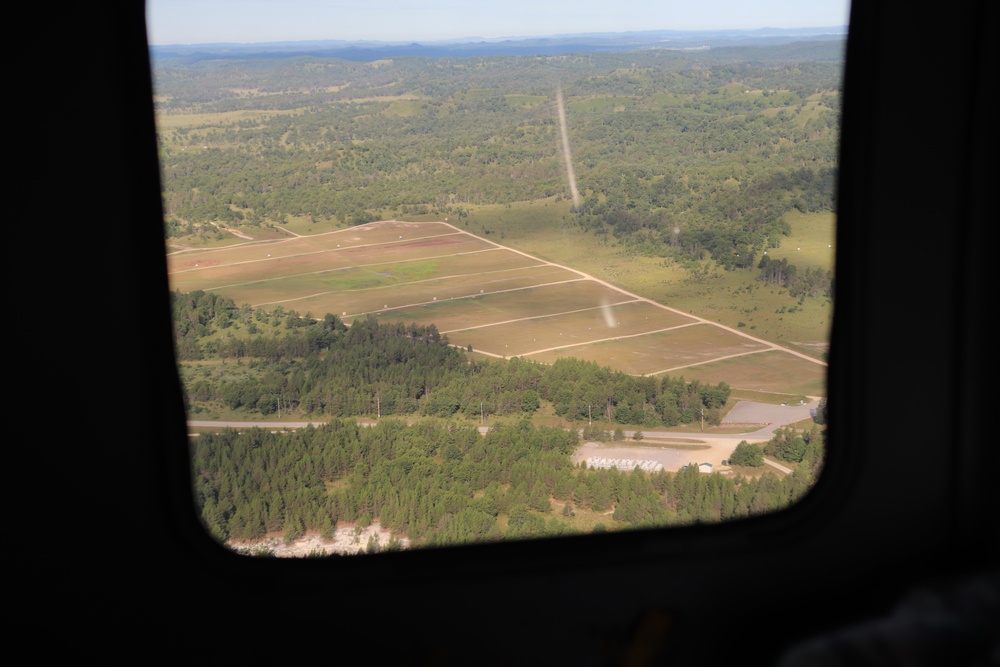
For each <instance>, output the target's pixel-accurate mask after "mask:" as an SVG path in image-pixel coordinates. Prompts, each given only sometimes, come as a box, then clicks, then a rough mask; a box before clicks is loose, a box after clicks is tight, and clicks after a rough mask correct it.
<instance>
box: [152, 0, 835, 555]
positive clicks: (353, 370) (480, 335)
mask: <svg viewBox="0 0 1000 667" xmlns="http://www.w3.org/2000/svg"><path fill="white" fill-rule="evenodd" d="M641 4H642V3H637V5H641ZM699 4H701V5H705V4H706V3H699ZM707 4H708V5H711V4H712V3H707ZM390 5H391V7H392V8H393V9H394V10H395V11H396V12H398V14H393V20H388V21H386V22H385V23H384V25H383V28H382V29H383V30H384V32H381V33H379V32H377V31H375V32H371V31H370V30H372V29H370V28H368V26H373V25H378V23H377V22H375V21H373V20H371V15H370V14H369V15H368V16H367V18H363V17H361V16H354V15H347V16H341V17H340V19H341V20H340V21H339V22H337V21H331V22H328V23H324V22H323V21H321V20H319V18H321V17H315V18H313V19H311V20H307V21H305V22H302V23H301V24H294V23H293V22H292V21H291V20H290V19H289V18H288V16H291V15H294V12H290V10H289V8H288V6H287V3H285V4H282V5H281V11H282V18H281V19H280V20H278V18H277V17H270V18H271V21H270V22H268V21H266V20H265V21H264V23H263V24H259V25H264V26H269V27H270V28H271V31H270V32H268V31H263V32H255V30H258V29H261V28H251V27H250V24H249V23H248V22H246V21H244V20H243V19H245V18H247V16H243V15H241V18H240V20H238V21H233V20H230V19H231V18H232V16H231V15H228V14H227V15H226V16H227V18H226V20H222V15H221V14H218V13H216V12H217V11H222V12H232V11H233V7H234V5H233V4H232V3H223V2H217V3H210V2H204V3H198V5H184V9H185V11H186V12H198V14H194V15H192V14H190V13H189V14H187V15H186V16H185V18H184V22H183V26H185V28H186V29H188V30H189V31H188V32H183V31H181V28H180V26H181V24H180V23H179V22H178V19H179V16H180V15H179V14H178V13H177V11H178V7H179V5H178V3H171V2H167V1H166V0H160V1H158V2H153V3H150V4H149V5H148V12H149V13H148V20H149V32H150V42H151V54H152V62H153V74H154V89H155V97H156V109H157V131H158V139H159V147H160V158H161V171H162V177H163V201H164V211H165V234H166V244H167V253H168V266H169V272H170V281H171V287H172V289H173V290H174V292H173V305H174V317H175V327H176V343H177V353H178V358H179V364H180V368H179V372H180V374H181V378H182V380H183V384H184V387H185V394H186V401H187V410H188V417H189V423H190V426H191V430H192V432H194V433H196V434H197V435H195V436H193V437H192V439H191V447H192V473H193V475H194V477H195V491H196V502H197V507H198V511H199V512H200V515H201V518H202V520H203V521H204V523H205V525H206V528H207V529H208V530H209V531H210V532H211V533H212V534H213V535H214V536H215V537H216V538H217V539H219V540H220V541H223V542H225V543H226V544H227V545H229V546H230V547H231V548H233V549H236V550H238V551H241V552H242V553H248V554H254V555H299V556H303V555H322V554H324V553H333V552H338V553H362V554H363V553H371V552H376V551H386V550H404V549H410V548H423V547H437V546H448V545H452V544H459V543H466V542H489V541H496V540H504V539H523V538H537V537H550V536H559V535H568V534H579V533H594V532H601V531H615V530H628V529H638V528H659V527H665V526H672V525H685V524H688V523H692V522H713V521H728V520H734V519H739V518H741V517H745V516H751V515H755V514H761V513H765V512H769V511H776V510H779V509H782V508H784V507H786V506H788V504H789V502H793V501H794V499H797V498H801V497H802V495H804V494H805V493H806V492H807V491H808V489H809V487H810V486H811V485H812V484H813V483H814V481H815V479H816V476H817V475H818V474H819V471H820V469H821V463H822V447H823V444H822V443H823V438H824V431H823V429H824V426H825V407H826V403H825V398H824V396H825V378H826V362H825V359H826V354H825V351H826V346H827V343H828V333H829V326H830V319H831V315H832V306H833V274H832V269H833V258H834V248H833V238H834V231H833V230H834V223H835V211H834V208H835V207H834V187H835V181H836V169H837V165H836V155H837V140H838V124H839V109H840V79H841V75H842V67H843V63H842V59H843V48H844V41H845V38H846V20H845V19H846V15H847V11H846V6H845V5H843V3H833V4H832V5H831V7H832V11H833V14H827V15H826V16H827V17H831V16H834V17H839V20H829V21H818V20H817V22H816V23H815V25H817V26H820V27H819V28H813V29H809V30H804V29H799V30H795V31H791V30H787V29H786V30H782V29H773V30H772V31H770V32H769V33H767V37H764V36H763V33H761V32H760V31H755V30H750V28H761V27H763V25H756V24H741V25H735V24H725V23H721V24H715V25H713V26H711V28H712V29H700V30H693V29H684V30H677V29H675V28H674V27H673V26H676V25H677V24H678V23H679V22H680V20H679V19H678V18H677V17H667V16H665V15H664V16H661V17H660V20H661V21H662V24H661V25H660V26H659V27H662V28H663V29H662V30H658V31H657V30H654V31H648V32H626V31H629V30H633V31H634V30H635V29H636V26H642V27H643V29H644V30H645V28H647V27H649V26H650V25H652V23H651V18H650V16H648V15H647V16H646V17H645V18H644V19H643V20H641V21H640V22H639V23H638V24H625V23H623V24H621V30H620V31H617V32H615V31H610V30H609V29H608V27H609V26H610V25H611V24H609V23H607V21H605V22H604V23H603V24H602V23H601V22H600V20H599V18H600V16H601V12H600V11H598V10H597V9H596V8H595V7H596V6H595V7H591V6H586V7H585V8H580V7H579V6H578V5H574V7H575V9H574V10H573V12H571V13H575V14H580V15H582V17H583V18H584V19H589V20H590V21H591V22H590V23H586V21H584V22H583V23H579V24H576V23H574V24H573V25H574V26H576V27H575V28H574V29H573V32H576V33H579V34H577V35H574V36H572V37H559V36H555V35H566V34H567V31H566V30H557V29H556V28H555V25H557V24H548V23H546V20H547V19H548V18H549V17H548V16H546V15H543V14H541V13H538V12H537V11H536V12H534V13H532V12H528V11H525V13H524V14H523V15H522V16H520V17H518V18H519V23H518V24H517V26H516V27H515V26H514V25H513V24H510V27H509V30H510V32H508V33H503V32H500V31H501V30H502V29H503V28H504V27H506V26H505V25H504V24H501V23H497V25H495V26H490V24H489V23H485V24H475V23H474V19H476V18H477V17H476V16H474V15H472V14H468V15H464V14H463V16H461V17H451V18H454V19H455V20H456V21H458V20H459V19H461V20H462V21H470V22H473V23H470V24H462V23H456V24H452V23H451V22H450V20H451V19H448V20H445V19H444V18H441V17H442V16H446V15H445V14H438V13H436V12H437V11H438V10H437V8H436V6H435V5H434V4H433V3H425V4H423V5H422V7H423V8H424V9H422V10H421V11H424V12H425V13H426V16H422V17H417V16H416V15H414V14H412V13H407V10H406V8H405V6H403V5H399V6H398V7H397V6H396V4H395V3H369V5H365V7H366V8H367V9H366V10H365V11H373V10H374V11H376V12H379V11H380V12H382V13H383V14H384V13H385V12H386V11H387V10H388V9H389V8H390ZM547 6H548V5H547ZM643 6H644V5H643ZM245 7H246V8H247V9H248V10H257V9H263V8H266V7H267V5H258V4H256V3H247V5H245ZM310 7H314V5H312V4H310ZM648 9H649V8H648V7H647V8H646V10H648ZM338 11H341V10H340V8H338ZM359 11H361V10H359ZM440 11H445V10H440ZM448 11H454V10H453V9H451V10H448ZM468 11H469V12H472V11H473V10H471V9H469V10H468ZM838 12H839V13H838ZM620 13H621V12H620V8H617V9H616V14H620ZM435 16H436V17H439V18H441V20H439V21H438V22H437V23H434V21H424V19H425V18H427V17H435ZM820 16H822V15H820ZM192 18H194V19H197V20H192ZM396 18H401V19H403V20H402V21H401V22H394V21H395V19H396ZM696 18H697V17H695V16H694V15H692V16H691V17H688V19H687V20H690V21H695V20H696ZM734 20H735V19H734ZM755 20H756V19H755ZM352 22H353V23H352ZM781 24H784V25H788V27H792V26H791V25H789V24H788V23H787V21H785V22H784V23H781V22H779V21H777V20H776V21H774V22H772V23H771V25H781ZM317 25H330V26H334V25H340V26H350V29H346V28H345V29H342V30H341V31H340V32H335V31H333V29H332V28H330V30H331V32H330V33H329V34H327V33H325V32H322V31H319V32H316V26H317ZM462 25H476V26H477V27H478V28H479V29H480V30H482V31H483V33H484V34H488V35H489V38H475V39H473V38H464V39H460V38H461V37H462V35H466V34H471V33H470V32H468V31H467V30H466V29H464V28H462ZM544 25H552V26H553V27H552V28H551V29H550V31H549V32H545V31H544V30H543V28H542V26H544ZM602 25H604V28H603V29H602V28H601V26H602ZM628 25H632V26H633V27H631V28H630V27H627V26H628ZM525 26H531V27H525ZM824 26H833V27H824ZM362 27H364V29H362ZM701 27H702V28H704V26H701ZM733 27H740V28H746V30H737V31H730V32H725V33H723V32H719V30H722V29H724V28H733ZM795 27H798V26H795ZM224 29H226V30H228V29H232V30H242V31H245V32H224ZM261 30H262V29H261ZM351 30H354V31H355V33H354V34H352V33H351ZM598 30H599V31H600V32H601V33H602V34H599V35H598V34H593V33H596V32H598ZM505 34H512V35H528V36H527V37H524V38H516V39H515V38H505ZM279 40H280V41H279ZM307 40H312V41H307ZM359 40H368V41H364V42H362V41H359ZM372 40H378V41H372ZM224 42H227V43H224ZM793 46H794V48H792V47H793ZM789 498H792V499H793V501H789V500H788V499H789Z"/></svg>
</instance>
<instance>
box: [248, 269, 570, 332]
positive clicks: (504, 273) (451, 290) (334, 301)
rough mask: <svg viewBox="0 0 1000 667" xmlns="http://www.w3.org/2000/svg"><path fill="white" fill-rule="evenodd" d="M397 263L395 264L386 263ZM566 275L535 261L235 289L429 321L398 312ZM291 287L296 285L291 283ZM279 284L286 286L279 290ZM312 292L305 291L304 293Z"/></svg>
mask: <svg viewBox="0 0 1000 667" xmlns="http://www.w3.org/2000/svg"><path fill="white" fill-rule="evenodd" d="M387 268H395V267H391V266H389V267H387ZM434 272H435V273H444V272H445V271H442V270H440V267H434ZM568 280H572V281H582V280H584V278H581V277H580V276H579V275H578V274H576V273H573V272H571V271H568V270H566V269H562V268H559V267H553V266H544V265H543V266H532V267H525V268H516V269H510V270H500V271H490V272H488V273H484V274H476V273H470V274H465V275H447V276H442V277H435V278H425V279H423V280H416V281H413V282H409V283H400V284H396V285H391V284H390V285H385V286H379V287H370V288H360V289H336V288H334V289H331V288H330V287H329V286H327V285H324V284H322V281H310V282H317V283H318V284H315V285H314V286H311V287H308V288H307V287H306V286H305V285H302V282H303V281H301V280H296V281H290V282H288V283H286V284H284V285H277V284H275V285H273V286H272V288H271V289H268V288H267V287H264V288H262V289H258V290H249V289H246V288H236V289H234V290H231V292H230V293H231V294H234V295H236V294H241V291H242V290H245V292H246V296H248V297H251V296H255V297H256V298H263V299H265V300H264V301H263V302H261V304H255V305H268V304H274V303H280V304H281V305H282V306H284V307H286V308H294V309H296V310H297V311H299V312H312V313H320V312H322V313H327V312H330V313H336V314H337V315H340V316H341V318H342V319H344V320H345V321H347V322H350V321H352V320H353V319H354V318H356V317H359V316H364V315H367V314H369V313H373V314H375V315H376V316H378V317H384V318H387V319H392V320H399V319H405V320H407V321H408V322H409V321H420V322H426V321H427V320H426V319H425V318H424V316H419V318H418V317H414V316H410V315H403V314H400V313H401V312H402V311H410V310H411V309H413V308H420V307H423V306H428V305H432V304H434V303H438V302H449V301H454V300H456V299H460V300H463V302H464V301H467V300H469V299H472V298H474V297H480V296H483V295H492V294H496V293H503V292H505V291H510V290H521V289H525V288H533V289H539V288H540V287H539V286H540V285H545V284H551V283H561V282H565V281H568ZM290 286H291V287H292V288H293V290H294V291H289V290H288V289H287V288H288V287H290ZM279 288H284V289H281V290H280V291H279ZM308 292H314V293H313V294H310V295H309V296H306V297H300V296H297V295H301V294H303V293H308Z"/></svg>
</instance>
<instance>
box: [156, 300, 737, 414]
mask: <svg viewBox="0 0 1000 667" xmlns="http://www.w3.org/2000/svg"><path fill="white" fill-rule="evenodd" d="M173 304H174V321H175V328H176V331H177V336H178V351H179V356H180V358H181V359H186V360H197V359H204V358H206V357H215V358H222V359H227V360H235V361H236V362H237V363H227V364H226V365H224V366H221V367H220V366H213V367H206V369H205V371H204V372H201V373H198V372H195V373H187V374H185V379H186V382H185V388H186V397H187V400H188V403H189V409H191V410H192V411H198V410H201V409H208V408H210V407H211V406H219V407H225V408H227V409H229V410H240V411H247V412H253V413H257V414H265V415H269V414H273V413H275V412H279V411H280V412H282V413H283V414H291V413H294V414H300V415H305V416H320V417H329V416H332V417H360V416H365V417H379V416H383V417H384V416H390V415H425V416H435V417H452V416H457V417H464V418H467V419H476V418H479V419H485V418H487V417H493V416H518V415H531V414H532V413H533V412H535V411H536V410H537V409H538V408H539V407H540V406H541V402H542V401H548V402H550V403H551V404H552V406H553V409H554V411H555V413H556V414H557V415H558V416H560V417H563V418H565V419H567V420H576V421H579V420H588V421H591V420H595V419H597V420H606V421H608V422H614V423H618V424H632V425H641V426H649V427H653V426H676V425H677V424H686V423H691V422H694V421H698V420H700V419H702V418H704V419H705V420H706V421H708V422H709V423H712V424H718V423H719V422H720V420H721V416H722V412H721V411H722V408H724V406H725V404H726V401H728V400H729V395H730V388H729V386H728V385H727V384H726V383H724V382H720V383H719V384H716V385H709V384H703V383H701V382H698V381H693V382H686V381H685V380H684V378H683V377H669V376H663V377H634V376H631V375H628V374H626V373H623V372H621V371H615V370H612V369H611V368H609V367H606V366H599V365H598V364H596V363H594V362H588V361H581V360H578V359H571V358H567V359H559V360H557V361H556V362H555V363H553V364H552V365H545V364H540V363H536V362H531V361H527V360H523V359H520V358H514V359H510V360H496V361H481V360H475V359H471V358H469V356H468V355H467V354H466V353H465V351H463V350H461V349H459V348H456V347H453V346H451V345H449V342H448V338H447V336H443V335H441V334H440V333H439V332H438V330H437V328H436V327H435V326H434V325H428V326H419V325H416V324H412V323H411V324H409V325H406V324H404V323H401V322H396V323H389V322H380V321H379V320H377V319H375V318H374V317H373V316H368V317H367V318H365V319H359V320H355V321H354V322H353V323H352V325H351V326H350V327H348V326H346V325H345V324H344V323H343V322H342V321H341V320H340V318H338V317H337V316H335V315H332V314H326V315H325V316H324V317H323V318H322V319H314V318H312V317H308V316H303V315H299V314H298V313H296V312H295V311H287V312H286V311H285V310H284V309H275V310H273V311H271V312H270V313H268V312H266V311H264V310H262V309H254V308H251V307H249V306H242V307H240V308H237V307H236V305H235V303H233V301H232V300H231V299H228V298H227V297H219V296H216V295H214V294H212V293H208V292H201V291H198V292H192V293H188V294H185V293H181V292H179V291H177V292H174V294H173ZM264 326H268V327H269V328H268V329H267V331H259V330H258V329H260V328H261V327H264ZM237 328H239V329H240V330H241V335H239V336H236V335H233V334H232V330H235V329H237ZM243 330H245V333H243ZM276 334H278V335H276Z"/></svg>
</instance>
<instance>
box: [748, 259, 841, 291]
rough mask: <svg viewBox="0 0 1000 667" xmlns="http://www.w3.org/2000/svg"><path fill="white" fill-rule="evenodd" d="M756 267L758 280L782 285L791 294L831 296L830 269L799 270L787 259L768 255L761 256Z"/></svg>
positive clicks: (831, 275)
mask: <svg viewBox="0 0 1000 667" xmlns="http://www.w3.org/2000/svg"><path fill="white" fill-rule="evenodd" d="M757 268H758V269H759V270H760V273H758V274H757V279H758V280H761V281H763V282H766V283H771V284H772V285H778V286H779V287H784V288H786V289H787V290H788V293H789V294H791V295H792V296H795V297H802V296H818V295H822V296H826V297H833V272H832V271H824V270H822V269H818V268H812V267H808V268H806V270H805V271H800V270H799V268H798V267H797V266H795V265H794V264H792V263H790V262H789V261H788V260H787V259H785V258H782V259H773V258H772V257H771V256H770V255H764V256H763V257H761V259H760V263H759V264H757Z"/></svg>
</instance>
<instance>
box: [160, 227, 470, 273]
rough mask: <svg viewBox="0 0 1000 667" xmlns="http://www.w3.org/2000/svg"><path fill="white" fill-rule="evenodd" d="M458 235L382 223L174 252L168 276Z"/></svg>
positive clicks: (447, 229)
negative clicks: (222, 246)
mask: <svg viewBox="0 0 1000 667" xmlns="http://www.w3.org/2000/svg"><path fill="white" fill-rule="evenodd" d="M456 233H457V232H456V230H454V229H452V228H451V227H448V226H447V225H442V224H435V223H425V224H420V225H417V224H414V223H411V222H383V223H378V224H373V225H365V226H361V227H351V228H348V229H340V230H337V231H334V232H326V233H324V234H316V235H313V236H299V237H296V238H289V239H285V240H281V241H249V242H247V243H241V244H238V245H234V246H229V247H225V248H205V249H198V250H189V251H184V252H175V253H171V254H169V255H168V256H167V265H168V267H169V272H171V273H174V272H179V271H185V270H190V269H193V268H196V267H197V268H201V269H204V268H206V267H217V266H224V265H229V264H240V263H243V262H262V261H266V260H275V261H276V260H280V259H286V258H292V257H304V256H308V255H311V254H317V253H323V252H327V251H334V250H338V249H340V250H347V249H349V248H356V247H364V246H371V245H384V244H388V243H395V244H404V243H414V242H420V241H426V240H430V239H433V238H437V237H440V236H443V235H454V234H456ZM468 238H473V237H468ZM485 245H486V246H488V245H489V244H485ZM484 247H485V246H484Z"/></svg>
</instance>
